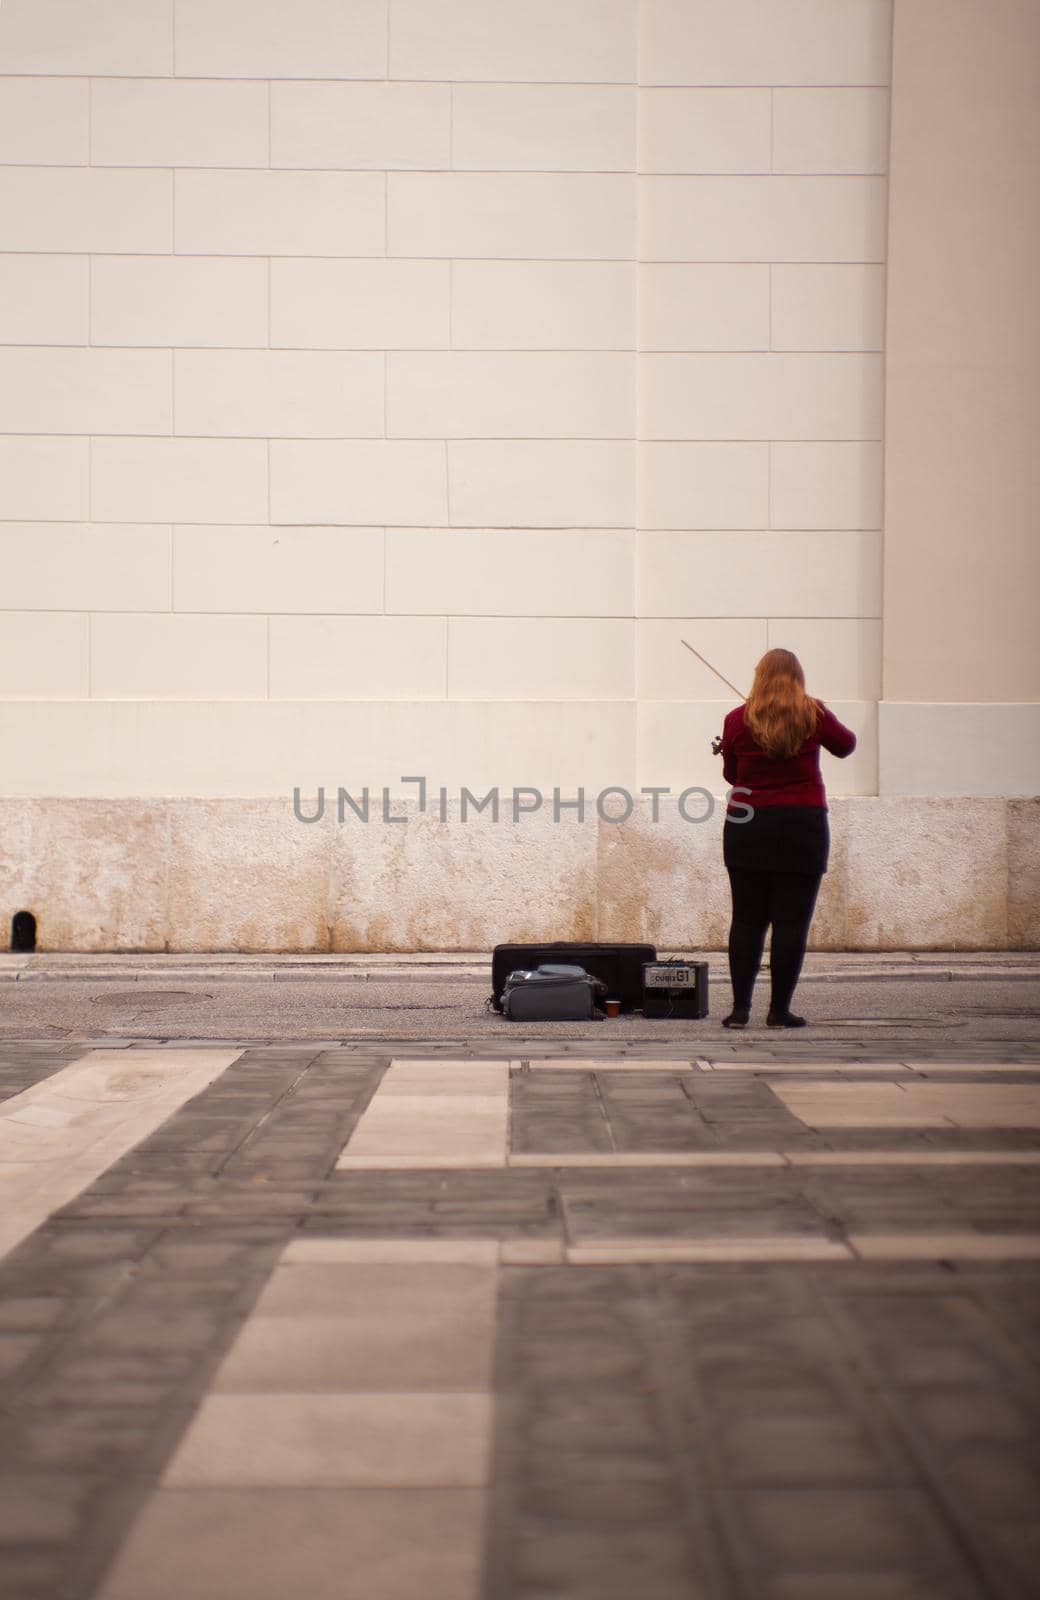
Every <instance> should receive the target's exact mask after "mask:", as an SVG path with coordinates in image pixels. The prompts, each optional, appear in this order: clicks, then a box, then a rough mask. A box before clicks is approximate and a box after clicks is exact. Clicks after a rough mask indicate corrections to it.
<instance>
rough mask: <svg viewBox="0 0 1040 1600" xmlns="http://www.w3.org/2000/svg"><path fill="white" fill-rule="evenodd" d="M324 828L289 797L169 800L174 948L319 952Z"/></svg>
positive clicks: (325, 937)
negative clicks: (303, 818) (305, 817)
mask: <svg viewBox="0 0 1040 1600" xmlns="http://www.w3.org/2000/svg"><path fill="white" fill-rule="evenodd" d="M328 863H329V836H328V831H327V828H325V827H322V826H317V825H315V826H310V825H307V824H304V823H301V822H299V821H298V820H297V818H296V817H295V816H294V815H293V808H292V801H291V800H290V799H285V800H281V799H275V798H272V799H267V800H173V801H171V802H170V881H169V899H170V921H169V942H170V947H171V948H172V949H174V950H245V951H249V950H327V949H328V948H329V928H328V919H327V914H326V906H327V896H328V875H329V865H328Z"/></svg>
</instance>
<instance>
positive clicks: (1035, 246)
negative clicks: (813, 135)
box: [881, 0, 1040, 795]
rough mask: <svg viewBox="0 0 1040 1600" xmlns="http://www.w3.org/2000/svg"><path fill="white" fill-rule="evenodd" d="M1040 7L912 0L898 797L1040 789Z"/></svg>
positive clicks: (892, 333)
mask: <svg viewBox="0 0 1040 1600" xmlns="http://www.w3.org/2000/svg"><path fill="white" fill-rule="evenodd" d="M1038 279H1040V7H1038V6H1037V5H1036V4H1035V0H987V3H985V4H980V3H975V0H955V3H950V0H899V3H898V4H897V5H896V8H895V37H894V67H893V100H892V174H891V196H890V203H889V265H888V299H887V303H888V321H887V353H886V446H885V604H884V615H885V645H884V696H885V703H884V705H883V706H882V708H881V727H882V733H883V738H882V744H883V756H882V762H881V791H882V793H918V794H922V793H923V794H935V793H939V794H957V793H964V792H966V791H969V792H971V793H973V794H1011V795H1014V794H1018V795H1030V794H1035V793H1036V792H1037V790H1038V789H1040V643H1038V639H1040V630H1038V628H1037V615H1036V613H1037V599H1038V596H1040V539H1038V537H1037V530H1038V528H1040V453H1038V451H1037V437H1038V435H1040V298H1038V296H1037V292H1036V285H1037V281H1038Z"/></svg>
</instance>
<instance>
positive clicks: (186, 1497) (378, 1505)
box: [98, 1489, 485, 1600]
mask: <svg viewBox="0 0 1040 1600" xmlns="http://www.w3.org/2000/svg"><path fill="white" fill-rule="evenodd" d="M484 1512H485V1506H484V1496H483V1494H482V1493H480V1492H478V1491H474V1490H460V1489H451V1490H443V1489H441V1490H435V1489H426V1490H409V1491H396V1492H394V1491H386V1490H371V1489H369V1490H363V1491H354V1492H353V1493H352V1492H350V1491H344V1490H342V1489H337V1490H328V1489H326V1490H321V1489H311V1490H307V1491H303V1490H288V1491H281V1492H279V1493H277V1494H272V1493H271V1492H270V1491H265V1490H244V1491H243V1490H237V1491H236V1490H212V1489H206V1490H184V1489H179V1490H176V1491H173V1490H169V1491H165V1492H160V1493H159V1494H157V1495H155V1496H154V1498H153V1499H152V1500H151V1502H150V1503H149V1505H148V1507H147V1508H146V1510H145V1513H144V1515H143V1517H142V1518H141V1520H140V1522H139V1523H138V1525H137V1526H136V1527H135V1529H134V1532H133V1534H132V1536H131V1539H130V1541H129V1544H128V1545H127V1547H126V1549H125V1550H124V1551H123V1552H122V1553H121V1555H120V1557H119V1559H118V1560H117V1562H116V1564H115V1566H114V1568H113V1570H112V1571H111V1572H110V1573H109V1575H108V1577H107V1578H106V1580H105V1582H104V1583H103V1584H102V1586H101V1589H100V1591H99V1594H98V1600H170V1596H171V1595H177V1596H189V1595H190V1596H191V1600H287V1597H289V1596H296V1595H306V1596H307V1597H308V1600H343V1596H344V1592H345V1591H344V1584H345V1582H349V1585H350V1588H351V1590H352V1591H353V1592H354V1593H356V1594H358V1595H359V1596H364V1597H365V1600H368V1597H372V1600H375V1597H376V1596H378V1600H415V1597H416V1596H417V1595H420V1594H421V1595H423V1596H424V1600H477V1596H478V1592H479V1590H478V1584H479V1559H480V1530H481V1525H482V1521H483V1517H484Z"/></svg>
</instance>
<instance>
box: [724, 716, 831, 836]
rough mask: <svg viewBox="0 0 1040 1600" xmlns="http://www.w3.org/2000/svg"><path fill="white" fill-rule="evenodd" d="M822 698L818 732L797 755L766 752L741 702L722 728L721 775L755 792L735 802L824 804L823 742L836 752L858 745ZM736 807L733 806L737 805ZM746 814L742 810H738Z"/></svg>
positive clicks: (786, 804) (751, 803)
mask: <svg viewBox="0 0 1040 1600" xmlns="http://www.w3.org/2000/svg"><path fill="white" fill-rule="evenodd" d="M820 704H821V708H822V709H821V713H820V716H819V717H818V719H817V722H816V730H815V732H814V733H813V734H812V735H811V736H810V737H809V738H808V739H806V741H805V743H804V744H803V745H802V748H801V749H800V750H799V751H798V752H797V753H796V754H795V755H793V756H787V757H780V756H767V755H766V753H765V751H764V750H763V749H762V747H761V746H760V745H757V744H756V743H755V741H754V739H753V738H752V737H751V734H750V733H749V732H748V730H747V728H746V727H745V726H744V707H743V706H742V705H740V706H736V707H735V708H734V710H732V711H731V712H730V713H729V715H728V717H727V718H726V721H725V723H724V724H723V728H722V775H723V777H724V778H725V780H726V782H727V783H728V784H729V785H730V786H731V787H732V788H734V789H744V790H748V789H749V790H750V791H751V792H750V794H738V795H735V796H734V801H733V808H735V807H736V806H737V805H751V806H754V807H755V809H756V810H758V809H759V807H765V806H822V807H823V809H824V810H825V811H826V809H827V795H826V793H825V791H824V787H823V779H822V778H821V776H820V747H821V745H822V747H823V748H824V750H829V751H830V753H831V755H832V756H840V757H844V756H849V755H851V754H852V752H853V750H855V748H856V735H855V734H854V733H853V732H852V730H851V728H846V727H845V725H844V723H842V722H839V721H838V719H837V717H836V716H835V715H834V713H833V712H832V711H828V710H827V707H826V706H824V705H823V703H822V701H821V702H820ZM733 808H731V809H733ZM734 814H735V815H738V816H742V815H743V814H744V813H743V812H737V811H735V810H734Z"/></svg>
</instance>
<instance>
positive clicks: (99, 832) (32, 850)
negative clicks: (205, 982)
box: [0, 799, 169, 950]
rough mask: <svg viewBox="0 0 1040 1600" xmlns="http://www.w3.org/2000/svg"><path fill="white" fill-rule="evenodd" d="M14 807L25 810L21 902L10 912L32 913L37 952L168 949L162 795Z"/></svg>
mask: <svg viewBox="0 0 1040 1600" xmlns="http://www.w3.org/2000/svg"><path fill="white" fill-rule="evenodd" d="M10 806H24V807H25V809H26V812H27V813H28V830H27V837H26V836H25V833H24V831H23V832H22V837H21V846H20V848H21V849H22V850H24V852H25V854H24V858H23V861H22V864H21V868H20V871H18V870H17V868H16V878H20V882H21V886H22V895H23V904H22V905H20V906H13V907H12V910H26V911H31V912H33V914H34V915H35V917H36V923H37V944H38V948H39V949H40V950H162V949H164V948H166V869H167V860H168V853H169V814H168V808H167V804H166V802H165V801H163V800H78V799H46V800H30V801H23V802H18V801H5V802H4V807H5V809H6V808H7V807H10ZM15 826H16V828H19V829H24V824H19V823H18V822H17V821H16V823H15ZM2 871H3V867H2V864H0V874H2Z"/></svg>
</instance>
